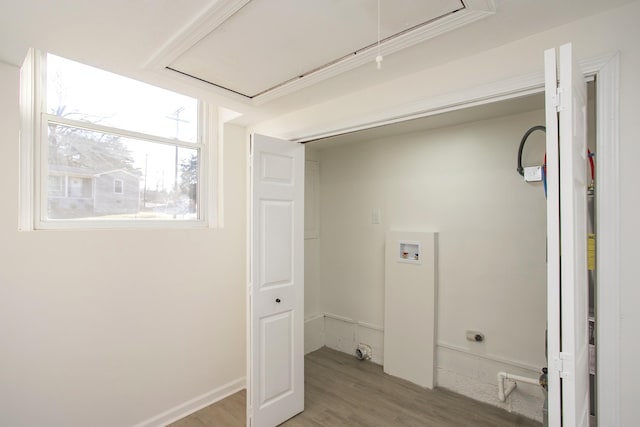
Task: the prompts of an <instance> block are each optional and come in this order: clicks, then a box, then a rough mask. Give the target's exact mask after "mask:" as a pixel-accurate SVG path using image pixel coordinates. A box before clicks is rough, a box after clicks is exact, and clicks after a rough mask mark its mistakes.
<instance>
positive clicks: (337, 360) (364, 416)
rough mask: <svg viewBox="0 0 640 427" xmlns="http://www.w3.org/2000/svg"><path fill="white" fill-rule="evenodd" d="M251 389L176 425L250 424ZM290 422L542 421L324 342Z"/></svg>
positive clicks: (500, 425) (376, 425)
mask: <svg viewBox="0 0 640 427" xmlns="http://www.w3.org/2000/svg"><path fill="white" fill-rule="evenodd" d="M245 402H246V394H245V391H244V390H243V391H240V392H238V393H236V394H234V395H232V396H229V397H228V398H226V399H223V400H221V401H219V402H216V403H214V404H213V405H211V406H208V407H206V408H204V409H202V410H200V411H198V412H195V413H193V414H191V415H190V416H188V417H186V418H184V419H182V420H180V421H178V422H176V423H173V424H171V427H244V426H245V424H246V419H245ZM282 426H284V427H307V426H309V427H318V426H331V427H333V426H359V427H364V426H366V427H389V426H407V427H431V426H433V427H454V426H455V427H458V426H459V427H462V426H465V427H470V426H478V427H508V426H536V427H539V426H541V424H540V423H538V422H535V421H533V420H530V419H527V418H524V417H522V416H518V415H515V414H510V413H508V412H506V411H504V410H502V409H499V408H496V407H493V406H491V405H488V404H485V403H481V402H477V401H475V400H472V399H469V398H467V397H464V396H461V395H458V394H456V393H452V392H450V391H446V390H442V389H436V390H426V389H423V388H422V387H419V386H417V385H415V384H411V383H409V382H407V381H404V380H401V379H399V378H395V377H392V376H390V375H387V374H385V373H383V372H382V367H381V366H379V365H375V364H373V363H370V362H361V361H359V360H357V359H356V358H355V357H352V356H349V355H347V354H344V353H341V352H338V351H335V350H331V349H329V348H326V347H324V348H321V349H320V350H318V351H315V352H313V353H310V354H308V355H307V356H305V411H304V412H303V413H301V414H299V415H298V416H296V417H294V418H292V419H290V420H289V421H287V422H285V423H284V424H282Z"/></svg>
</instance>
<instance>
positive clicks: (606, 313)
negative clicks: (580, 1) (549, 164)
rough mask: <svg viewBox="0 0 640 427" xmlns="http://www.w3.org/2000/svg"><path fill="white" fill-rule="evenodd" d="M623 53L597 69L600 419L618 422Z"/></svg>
mask: <svg viewBox="0 0 640 427" xmlns="http://www.w3.org/2000/svg"><path fill="white" fill-rule="evenodd" d="M619 70H620V55H619V54H618V53H616V54H615V55H613V56H610V57H609V58H608V60H607V61H606V62H604V63H603V64H602V65H601V66H600V68H599V69H598V70H597V71H596V72H595V73H594V74H596V78H597V85H596V90H597V92H596V123H597V138H596V159H597V162H596V168H597V169H596V174H597V175H596V177H597V181H596V182H597V187H596V191H597V196H596V203H597V205H596V212H597V226H596V227H597V231H596V232H597V238H596V254H597V260H598V261H597V262H598V270H597V283H598V286H597V288H598V291H597V298H596V307H597V320H596V322H597V323H596V325H597V345H598V347H597V348H598V350H597V351H598V354H597V363H598V365H597V379H598V408H597V409H598V425H601V426H612V427H617V426H619V425H620V390H619V387H618V385H619V383H620V357H619V355H620V261H619V260H620V175H619V170H620V168H619V146H620V143H619V137H618V118H619V116H620V106H619V94H620V86H619V84H620V82H619V80H620V72H619Z"/></svg>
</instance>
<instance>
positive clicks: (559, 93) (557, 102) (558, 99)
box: [551, 88, 564, 111]
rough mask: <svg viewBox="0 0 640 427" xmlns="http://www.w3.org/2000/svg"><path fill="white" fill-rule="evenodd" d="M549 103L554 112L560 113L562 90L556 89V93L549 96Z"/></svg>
mask: <svg viewBox="0 0 640 427" xmlns="http://www.w3.org/2000/svg"><path fill="white" fill-rule="evenodd" d="M551 101H552V103H553V106H554V107H555V109H556V111H562V110H563V109H564V108H563V106H562V88H556V93H555V94H553V95H552V96H551Z"/></svg>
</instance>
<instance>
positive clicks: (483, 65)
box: [257, 1, 640, 425]
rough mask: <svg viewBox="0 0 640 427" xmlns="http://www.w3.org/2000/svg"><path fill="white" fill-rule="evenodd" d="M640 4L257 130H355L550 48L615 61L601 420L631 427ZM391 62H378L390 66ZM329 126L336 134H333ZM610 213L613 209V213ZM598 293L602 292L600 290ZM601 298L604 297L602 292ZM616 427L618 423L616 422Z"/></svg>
mask: <svg viewBox="0 0 640 427" xmlns="http://www.w3.org/2000/svg"><path fill="white" fill-rule="evenodd" d="M639 19H640V2H637V1H636V2H633V3H630V4H628V5H625V6H622V7H620V8H617V9H613V10H610V11H607V12H604V13H602V14H598V15H594V16H590V17H587V18H585V19H580V20H577V21H574V22H571V23H568V24H565V25H561V26H558V27H555V28H553V29H551V30H549V31H545V32H542V33H538V34H535V35H532V36H530V37H527V38H524V39H520V40H517V41H514V42H512V43H508V44H505V45H503V46H500V47H497V48H495V49H490V50H487V51H482V52H478V53H477V54H475V55H471V56H468V57H466V58H463V59H460V60H455V61H452V62H449V63H447V64H444V65H442V66H438V67H433V68H429V69H424V70H422V71H419V72H417V73H415V74H413V75H410V76H406V77H403V78H398V79H396V80H394V81H390V82H384V83H381V84H380V85H378V86H376V87H371V88H367V90H365V91H361V92H357V93H352V94H347V95H345V96H343V97H340V98H336V99H332V100H330V101H327V102H325V103H321V104H318V105H314V106H312V107H309V108H306V109H303V110H299V111H296V112H294V113H292V114H288V115H285V116H282V117H279V118H277V119H274V120H271V121H268V122H264V123H261V124H260V126H257V129H258V130H259V131H260V132H264V133H269V134H271V135H280V136H283V137H288V136H290V135H304V134H309V133H313V132H315V131H317V130H322V129H326V128H327V126H328V125H331V127H341V126H346V125H350V124H352V123H355V122H358V121H359V120H360V118H361V117H375V116H380V117H384V116H385V114H386V113H387V112H388V111H389V110H392V109H396V108H400V107H401V106H404V105H409V104H411V103H412V102H422V101H423V100H428V99H433V98H436V97H438V96H441V95H446V94H448V93H451V92H455V91H461V90H466V89H469V90H470V89H472V88H476V87H480V86H483V85H491V84H493V83H496V82H500V81H501V80H503V79H510V78H516V77H519V76H522V75H526V74H528V73H538V72H542V70H543V56H542V55H543V51H544V50H545V49H547V48H549V47H553V46H559V45H560V44H563V43H566V42H573V44H574V51H575V53H576V55H577V56H578V57H579V58H590V57H595V56H598V55H602V54H605V53H609V52H614V51H618V52H619V53H620V103H619V108H620V117H619V144H620V162H619V168H618V170H619V182H620V206H619V210H620V224H619V227H620V229H621V240H620V245H619V247H620V259H619V262H620V276H619V277H620V295H619V300H618V301H616V303H619V305H620V329H619V330H618V331H601V333H613V334H615V335H618V334H619V337H620V351H619V356H618V357H619V360H618V361H619V367H618V369H614V370H613V371H614V372H619V377H618V378H616V379H615V380H614V381H612V382H611V383H610V385H611V386H612V387H616V388H617V389H616V390H613V389H612V390H611V391H615V392H616V394H618V395H619V397H620V401H619V407H620V411H609V413H608V414H607V417H608V418H607V420H609V421H610V422H612V423H616V422H619V424H620V425H634V424H637V422H638V421H639V420H640V406H638V405H637V404H636V399H635V396H636V395H637V393H636V389H637V386H636V381H635V379H636V378H639V377H640V365H638V364H637V363H636V355H637V354H638V353H639V352H640V312H639V311H638V310H636V309H635V305H634V303H635V301H638V300H640V287H638V286H637V282H638V280H637V278H638V277H640V264H639V263H638V262H637V242H638V241H640V225H638V222H637V218H638V217H640V192H638V191H637V189H636V185H635V183H636V182H637V178H636V169H637V168H636V159H638V158H640V144H637V142H636V141H637V136H638V135H640V121H638V120H637V118H636V116H637V114H638V111H640V98H639V97H638V96H637V94H638V93H640V81H639V80H638V78H637V75H638V70H640V46H639V45H638V43H637V42H636V40H639V39H640V26H638V25H637V22H638V20H639ZM392 63H393V56H390V57H388V58H385V67H387V66H392ZM333 125H335V126H333ZM614 209H615V207H614ZM601 286H604V284H601ZM603 292H606V290H603ZM616 420H618V421H616Z"/></svg>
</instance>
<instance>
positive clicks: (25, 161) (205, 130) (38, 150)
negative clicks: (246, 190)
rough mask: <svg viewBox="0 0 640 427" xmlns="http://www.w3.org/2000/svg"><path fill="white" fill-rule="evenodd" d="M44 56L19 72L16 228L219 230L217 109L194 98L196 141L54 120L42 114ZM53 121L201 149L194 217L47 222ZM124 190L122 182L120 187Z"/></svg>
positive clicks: (36, 55)
mask: <svg viewBox="0 0 640 427" xmlns="http://www.w3.org/2000/svg"><path fill="white" fill-rule="evenodd" d="M46 55H47V54H46V52H40V51H37V50H35V49H30V50H29V53H28V55H27V58H26V59H25V62H24V65H23V66H22V69H21V75H20V77H21V82H20V84H21V91H20V109H21V116H22V127H21V135H20V217H19V229H20V230H21V231H32V230H57V229H123V228H125V229H127V228H128V229H140V228H204V227H217V226H218V225H219V224H218V210H219V206H218V197H217V195H218V194H219V189H220V188H219V182H220V181H221V179H220V177H219V174H218V173H217V171H219V170H220V164H219V155H218V153H219V151H220V150H221V144H219V141H218V129H219V126H220V123H219V116H218V109H217V108H216V107H214V106H212V105H210V104H208V103H206V102H203V101H202V100H198V138H197V141H196V142H195V143H194V142H184V141H178V140H174V139H170V138H164V137H159V136H155V135H149V134H144V133H140V132H136V131H130V130H126V129H120V128H116V127H109V126H103V125H100V124H93V123H88V122H84V121H78V120H73V119H68V118H64V117H59V116H55V115H53V114H49V113H47V112H46V78H47V75H46ZM49 123H56V124H60V125H66V126H71V127H75V128H81V129H86V130H91V131H97V132H105V133H108V134H113V135H118V136H121V137H126V138H134V139H141V140H145V141H151V142H154V143H160V144H166V145H169V146H171V147H179V148H180V147H182V148H189V149H197V150H199V156H198V162H199V165H198V185H197V192H198V194H197V197H198V205H199V206H198V218H197V219H180V220H163V219H131V220H129V219H123V220H100V219H82V220H77V219H53V220H52V219H47V217H46V213H47V212H46V210H47V186H48V182H47V180H48V176H49V170H48V169H49V168H48V162H47V161H46V159H47V135H48V124H49ZM123 186H124V183H123Z"/></svg>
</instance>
